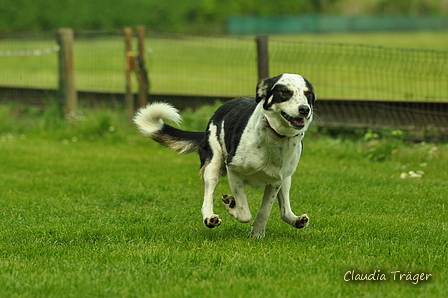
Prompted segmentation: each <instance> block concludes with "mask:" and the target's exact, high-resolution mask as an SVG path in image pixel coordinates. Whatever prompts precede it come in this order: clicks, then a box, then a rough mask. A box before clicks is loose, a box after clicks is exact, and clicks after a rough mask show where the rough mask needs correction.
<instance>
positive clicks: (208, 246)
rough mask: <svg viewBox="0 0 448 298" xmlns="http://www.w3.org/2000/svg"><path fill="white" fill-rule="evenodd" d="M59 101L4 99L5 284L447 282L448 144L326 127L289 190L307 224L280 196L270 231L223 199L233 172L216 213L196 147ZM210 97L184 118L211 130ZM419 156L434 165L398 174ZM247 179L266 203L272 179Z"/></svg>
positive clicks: (417, 163)
mask: <svg viewBox="0 0 448 298" xmlns="http://www.w3.org/2000/svg"><path fill="white" fill-rule="evenodd" d="M54 112H55V111H54V109H53V108H51V107H50V108H48V109H47V110H46V111H44V112H41V111H38V110H33V109H26V108H23V107H22V108H17V107H15V108H10V107H4V106H1V107H0V116H1V118H2V119H3V121H2V122H1V123H0V169H1V171H0V239H1V241H0V267H1V268H2V270H0V284H1V287H0V296H1V297H282V298H283V297H444V296H446V295H447V294H448V288H447V286H446V285H447V284H448V266H447V265H448V259H447V258H448V249H447V243H448V233H447V227H448V226H447V218H448V217H447V211H446V208H447V194H446V193H447V192H446V190H447V172H446V169H447V168H448V147H447V145H446V144H425V143H422V144H412V143H406V142H404V141H402V140H400V139H396V138H394V137H392V136H388V137H378V136H375V135H374V134H372V133H368V134H366V135H365V136H364V138H360V139H355V140H354V139H352V138H351V137H350V136H345V137H342V136H341V137H339V138H330V137H328V136H325V135H321V134H320V133H318V130H317V129H316V128H315V127H313V128H312V129H311V131H310V132H309V133H308V134H307V136H306V137H305V139H304V146H305V150H304V153H303V155H302V161H301V163H300V164H299V167H298V170H297V172H296V173H295V174H294V177H293V186H292V190H291V201H292V207H293V210H295V211H296V213H298V214H302V213H307V214H308V215H309V216H310V219H311V222H310V225H309V227H307V228H306V229H303V230H296V229H294V228H292V227H290V226H289V225H287V224H285V223H283V222H282V221H281V219H280V217H279V211H278V207H277V206H274V208H273V212H272V214H271V217H270V220H269V222H268V226H267V235H266V238H264V239H259V240H256V239H250V238H248V237H247V236H248V234H249V231H250V224H241V223H238V222H236V221H235V220H234V219H233V218H232V217H231V216H230V215H229V214H227V212H226V210H225V208H224V206H223V205H222V204H221V202H220V198H219V197H220V194H222V193H228V192H229V189H228V186H227V181H226V178H223V179H222V181H221V183H220V184H219V186H218V189H217V192H216V199H215V206H216V207H215V212H216V213H218V214H220V216H221V218H222V219H223V224H222V225H221V226H220V227H218V228H215V229H208V228H206V227H204V225H203V224H202V219H201V213H200V208H201V204H202V183H201V181H200V178H199V176H198V168H199V161H198V157H197V156H196V155H195V154H190V155H177V153H175V152H172V151H170V150H169V149H167V148H164V147H162V146H160V145H158V144H156V143H155V142H153V141H151V140H148V139H146V138H144V137H143V136H142V135H140V134H139V133H138V132H137V131H136V129H135V128H134V127H132V126H130V125H129V124H127V123H126V122H125V121H124V120H123V119H124V115H123V114H122V113H121V112H118V111H111V110H108V109H99V110H84V111H83V112H84V113H83V114H81V116H80V117H78V118H77V119H72V120H71V121H61V120H58V119H57V118H56V117H55V113H54ZM212 112H213V108H208V107H204V108H202V109H200V110H198V111H197V112H195V113H192V112H185V113H183V117H184V123H183V124H182V128H187V129H201V128H202V129H203V128H204V127H205V123H206V121H207V119H208V117H209V116H210V114H211V113H212ZM409 171H414V172H416V173H417V172H418V171H423V172H424V174H422V173H421V172H418V173H420V174H421V175H422V177H421V178H409V177H407V178H400V176H401V174H402V173H408V172H409ZM248 190H249V191H248V195H249V198H250V206H251V210H252V213H253V215H255V214H256V212H257V208H258V207H259V204H260V201H261V195H262V192H261V190H260V189H250V188H249V189H248ZM398 271H399V272H398ZM394 272H395V273H394ZM381 274H384V277H383V276H382V275H381ZM401 274H403V275H401ZM421 274H423V275H421ZM363 275H365V276H367V277H369V276H370V279H376V280H371V281H359V280H356V279H359V278H361V276H363ZM422 276H423V278H422ZM383 279H385V280H383ZM422 279H424V280H422Z"/></svg>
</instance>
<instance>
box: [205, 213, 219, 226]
mask: <svg viewBox="0 0 448 298" xmlns="http://www.w3.org/2000/svg"><path fill="white" fill-rule="evenodd" d="M221 223H222V220H221V219H220V218H219V216H218V215H216V214H213V215H212V217H207V218H206V219H204V224H205V226H206V227H207V228H210V229H213V228H214V227H218V226H220V225H221Z"/></svg>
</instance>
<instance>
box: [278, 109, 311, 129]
mask: <svg viewBox="0 0 448 298" xmlns="http://www.w3.org/2000/svg"><path fill="white" fill-rule="evenodd" d="M281 114H282V116H283V118H285V119H286V121H288V122H289V123H290V124H291V125H292V126H293V127H295V128H303V127H304V126H305V119H304V118H301V117H297V118H294V117H291V116H289V115H288V114H286V113H285V112H281Z"/></svg>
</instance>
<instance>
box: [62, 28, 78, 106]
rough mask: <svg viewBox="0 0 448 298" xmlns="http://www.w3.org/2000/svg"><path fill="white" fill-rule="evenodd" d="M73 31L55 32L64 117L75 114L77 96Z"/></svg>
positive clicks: (66, 29)
mask: <svg viewBox="0 0 448 298" xmlns="http://www.w3.org/2000/svg"><path fill="white" fill-rule="evenodd" d="M73 39H74V38H73V29H70V28H61V29H59V30H58V31H57V42H58V44H59V47H60V50H59V97H60V101H61V102H60V103H61V110H63V111H64V113H65V115H69V114H73V113H76V111H77V107H78V94H77V93H76V87H75V71H74V63H73Z"/></svg>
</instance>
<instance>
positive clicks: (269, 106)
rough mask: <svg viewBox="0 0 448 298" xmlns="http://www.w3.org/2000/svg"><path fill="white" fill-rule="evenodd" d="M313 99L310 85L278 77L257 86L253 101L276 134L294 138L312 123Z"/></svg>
mask: <svg viewBox="0 0 448 298" xmlns="http://www.w3.org/2000/svg"><path fill="white" fill-rule="evenodd" d="M315 100H316V95H315V93H314V89H313V86H312V85H311V83H310V82H308V80H307V79H305V78H304V77H302V76H300V75H296V74H281V75H279V76H276V77H273V78H268V79H264V80H262V81H260V82H259V83H258V85H257V95H256V101H257V102H258V103H260V104H261V105H262V107H263V113H264V116H265V117H266V120H267V121H268V123H269V125H270V126H271V127H272V129H274V130H275V131H276V132H277V133H278V134H280V135H285V136H295V135H297V131H305V130H306V129H307V128H308V126H309V125H310V123H311V121H312V120H313V107H314V102H315Z"/></svg>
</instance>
